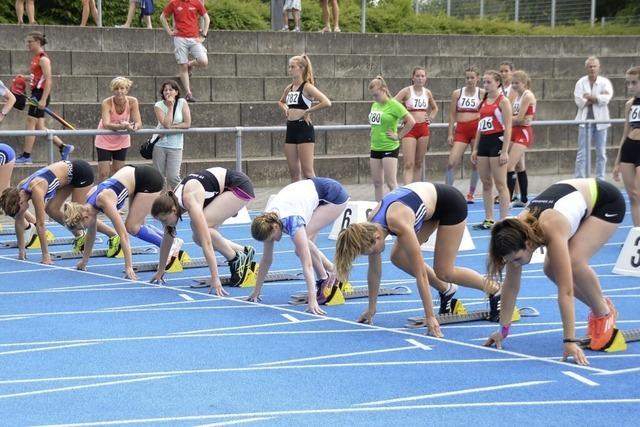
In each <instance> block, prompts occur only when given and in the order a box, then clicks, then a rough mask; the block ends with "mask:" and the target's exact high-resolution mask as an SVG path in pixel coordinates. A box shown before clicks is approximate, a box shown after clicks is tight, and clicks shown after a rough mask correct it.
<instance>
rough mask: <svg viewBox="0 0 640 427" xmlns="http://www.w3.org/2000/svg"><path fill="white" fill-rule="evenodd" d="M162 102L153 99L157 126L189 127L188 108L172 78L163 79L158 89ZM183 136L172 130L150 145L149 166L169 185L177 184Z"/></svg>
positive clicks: (164, 127)
mask: <svg viewBox="0 0 640 427" xmlns="http://www.w3.org/2000/svg"><path fill="white" fill-rule="evenodd" d="M160 97H161V98H162V101H158V102H156V104H155V105H154V108H153V110H154V111H155V113H156V118H157V119H158V129H189V127H190V126H191V110H190V109H189V104H187V102H186V101H185V100H184V98H181V97H180V87H179V86H178V83H177V82H176V81H174V80H165V81H164V82H162V87H161V89H160ZM183 147H184V135H183V134H181V133H174V134H171V135H161V136H160V138H159V139H158V141H157V142H156V145H155V147H154V148H153V165H154V166H155V168H156V169H158V170H159V171H160V173H161V174H162V176H163V177H164V178H165V179H166V180H167V185H168V186H169V188H175V187H176V185H178V184H179V183H180V165H181V164H182V153H183V151H184V149H183Z"/></svg>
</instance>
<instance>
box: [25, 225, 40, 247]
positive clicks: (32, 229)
mask: <svg viewBox="0 0 640 427" xmlns="http://www.w3.org/2000/svg"><path fill="white" fill-rule="evenodd" d="M36 237H38V234H37V232H36V226H35V225H34V224H31V223H30V224H29V226H28V227H27V228H25V229H24V242H25V246H26V247H27V248H28V247H29V246H31V245H32V244H33V242H34V240H35V238H36Z"/></svg>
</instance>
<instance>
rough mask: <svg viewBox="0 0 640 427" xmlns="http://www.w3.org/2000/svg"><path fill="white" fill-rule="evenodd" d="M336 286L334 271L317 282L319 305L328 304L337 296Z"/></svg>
mask: <svg viewBox="0 0 640 427" xmlns="http://www.w3.org/2000/svg"><path fill="white" fill-rule="evenodd" d="M335 285H336V274H335V273H334V272H332V271H329V272H327V277H326V278H325V279H320V280H317V281H316V290H317V291H316V299H317V301H318V304H320V305H322V304H326V303H327V301H329V300H331V298H332V297H333V295H334V294H335V291H334V289H333V288H334V287H335Z"/></svg>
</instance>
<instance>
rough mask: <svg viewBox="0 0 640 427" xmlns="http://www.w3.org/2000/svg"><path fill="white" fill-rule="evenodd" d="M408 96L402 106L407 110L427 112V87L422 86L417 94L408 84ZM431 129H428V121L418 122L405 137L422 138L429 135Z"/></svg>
mask: <svg viewBox="0 0 640 427" xmlns="http://www.w3.org/2000/svg"><path fill="white" fill-rule="evenodd" d="M409 95H410V96H409V98H407V100H406V101H404V106H405V107H406V108H407V111H424V112H425V113H426V112H427V109H428V108H429V95H428V94H427V89H425V88H422V94H420V95H418V94H417V93H416V92H415V91H414V90H413V86H409ZM430 134H431V131H430V130H429V123H428V122H419V123H416V124H415V125H413V127H412V128H411V130H410V131H409V133H407V134H406V135H405V136H404V137H405V138H415V139H418V138H422V137H426V136H429V135H430Z"/></svg>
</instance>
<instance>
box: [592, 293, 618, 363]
mask: <svg viewBox="0 0 640 427" xmlns="http://www.w3.org/2000/svg"><path fill="white" fill-rule="evenodd" d="M605 300H606V301H607V306H608V307H609V313H607V314H605V315H604V316H598V317H596V316H594V315H593V312H591V311H589V322H588V326H587V335H589V338H591V341H590V342H589V348H590V349H591V350H603V349H604V348H605V347H606V346H607V345H608V344H609V342H610V341H611V339H612V338H613V333H614V327H615V326H616V320H618V311H617V310H616V308H615V307H614V306H613V303H612V302H611V300H610V299H609V298H605Z"/></svg>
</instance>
